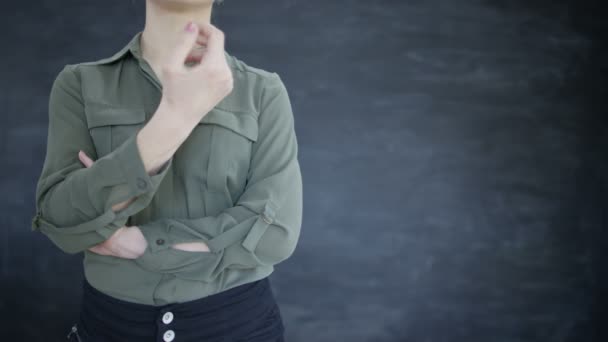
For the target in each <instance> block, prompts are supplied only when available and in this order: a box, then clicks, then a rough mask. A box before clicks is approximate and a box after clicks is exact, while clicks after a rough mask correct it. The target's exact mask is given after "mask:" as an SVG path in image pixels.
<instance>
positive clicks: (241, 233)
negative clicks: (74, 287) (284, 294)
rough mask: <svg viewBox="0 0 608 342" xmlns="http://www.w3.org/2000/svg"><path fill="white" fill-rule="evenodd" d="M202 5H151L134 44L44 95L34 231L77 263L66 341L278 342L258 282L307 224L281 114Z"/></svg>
mask: <svg viewBox="0 0 608 342" xmlns="http://www.w3.org/2000/svg"><path fill="white" fill-rule="evenodd" d="M212 6H213V1H212V0H174V1H169V0H147V1H146V22H145V27H144V29H143V31H140V32H138V33H136V34H135V35H134V36H133V38H132V39H131V40H130V41H129V43H128V44H127V45H125V46H124V47H123V48H122V49H120V50H119V51H118V52H116V53H115V54H114V55H112V56H110V57H107V58H103V59H99V60H96V61H91V62H82V63H77V64H68V65H66V66H65V67H64V68H63V70H61V71H60V72H59V73H58V75H57V77H56V79H55V81H54V83H53V86H52V89H51V92H50V97H49V130H48V140H47V150H46V158H45V162H44V166H43V169H42V173H41V175H40V179H39V181H38V185H37V188H36V210H37V211H36V215H35V216H34V218H33V221H32V229H33V230H38V231H40V232H42V233H44V234H45V235H46V236H48V237H49V238H50V239H51V241H52V242H53V243H54V244H55V245H56V246H58V247H59V248H60V249H61V250H62V251H64V252H66V253H71V254H75V253H79V252H84V259H83V266H84V275H85V277H84V280H83V297H82V301H81V303H82V304H81V312H80V317H79V320H78V322H76V323H75V324H74V325H73V326H72V329H71V330H70V331H69V333H68V339H70V340H73V341H80V342H93V341H106V342H112V341H129V342H137V341H167V342H169V341H250V342H255V341H282V340H283V330H284V328H283V323H282V318H281V314H280V311H279V308H278V306H277V303H276V301H275V298H274V295H273V293H272V290H271V288H270V284H269V279H268V276H269V275H270V274H271V273H272V272H273V270H274V265H276V264H278V263H280V262H282V261H283V260H285V259H287V258H288V257H290V256H291V255H292V253H293V252H294V250H295V247H296V244H297V241H298V239H299V235H300V226H301V222H302V178H301V173H300V167H299V162H298V159H297V157H298V144H297V139H296V135H295V129H294V117H293V113H292V107H291V104H290V100H289V96H288V93H287V90H286V88H285V85H284V84H283V82H282V80H281V78H280V77H279V75H278V74H277V73H275V72H270V71H265V70H263V69H259V68H255V67H253V66H250V65H247V64H246V63H245V62H243V61H241V60H240V59H238V58H236V57H234V56H232V55H231V54H229V53H228V52H226V51H225V49H224V35H223V32H222V31H221V30H219V29H218V28H216V27H215V26H213V25H212V24H211V23H210V18H211V11H212Z"/></svg>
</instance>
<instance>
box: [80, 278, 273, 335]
mask: <svg viewBox="0 0 608 342" xmlns="http://www.w3.org/2000/svg"><path fill="white" fill-rule="evenodd" d="M283 333H284V327H283V321H282V318H281V313H280V311H279V307H278V305H277V303H276V301H275V297H274V294H273V292H272V289H271V287H270V281H269V279H268V277H266V278H262V279H261V280H257V281H254V282H251V283H247V284H243V285H240V286H236V287H233V288H231V289H228V290H225V291H223V292H220V293H217V294H214V295H211V296H208V297H204V298H200V299H197V300H192V301H188V302H183V303H172V304H167V305H164V306H151V305H145V304H140V303H131V302H126V301H123V300H120V299H117V298H114V297H111V296H108V295H106V294H105V293H102V292H100V291H99V290H97V289H96V288H94V287H93V286H91V284H89V283H88V281H87V280H86V278H85V279H84V282H83V296H82V301H81V311H80V316H79V319H78V322H77V323H75V324H74V325H73V326H72V327H71V330H70V331H68V340H69V341H78V342H202V341H204V342H220V341H221V342H228V341H230V342H236V341H248V342H283V341H284V337H283Z"/></svg>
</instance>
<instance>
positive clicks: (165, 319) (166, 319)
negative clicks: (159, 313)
mask: <svg viewBox="0 0 608 342" xmlns="http://www.w3.org/2000/svg"><path fill="white" fill-rule="evenodd" d="M172 321H173V312H171V311H169V312H165V314H164V315H163V323H165V324H169V323H171V322H172Z"/></svg>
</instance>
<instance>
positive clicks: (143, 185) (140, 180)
mask: <svg viewBox="0 0 608 342" xmlns="http://www.w3.org/2000/svg"><path fill="white" fill-rule="evenodd" d="M147 185H148V183H146V180H145V179H143V178H141V177H138V178H137V187H138V188H140V189H142V190H143V189H145V188H146V186H147Z"/></svg>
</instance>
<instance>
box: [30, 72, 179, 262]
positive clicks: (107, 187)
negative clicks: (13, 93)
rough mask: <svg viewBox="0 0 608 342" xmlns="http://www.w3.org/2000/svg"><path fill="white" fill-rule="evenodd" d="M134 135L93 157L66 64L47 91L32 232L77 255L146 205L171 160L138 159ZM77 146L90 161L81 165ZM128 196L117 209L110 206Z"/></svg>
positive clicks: (140, 154)
mask: <svg viewBox="0 0 608 342" xmlns="http://www.w3.org/2000/svg"><path fill="white" fill-rule="evenodd" d="M138 133H139V132H138ZM137 135H138V134H133V135H132V136H131V137H130V138H128V139H127V140H126V141H125V142H124V143H123V144H121V145H120V146H119V147H118V148H116V149H115V150H114V151H112V152H110V153H109V154H107V155H105V156H103V157H101V158H99V159H97V153H96V150H95V146H94V144H93V141H92V139H91V136H90V134H89V131H88V126H87V123H86V117H85V114H84V104H83V99H82V95H81V91H80V80H79V77H78V74H77V72H75V66H74V65H66V66H65V67H64V69H63V70H61V71H60V72H59V74H58V75H57V77H56V79H55V81H54V82H53V86H52V88H51V92H50V97H49V126H48V136H47V146H46V147H47V148H46V157H45V160H44V165H43V168H42V172H41V175H40V177H39V180H38V183H37V186H36V213H35V216H34V217H33V218H32V226H31V228H32V230H34V231H40V232H42V233H44V234H45V235H47V236H48V237H49V238H50V239H51V240H52V241H53V242H54V243H55V244H56V245H57V246H58V247H59V248H60V249H62V250H63V251H64V252H66V253H78V252H80V251H84V250H85V249H87V248H89V247H92V246H94V245H96V244H98V243H100V242H102V241H104V240H105V239H107V238H108V237H109V236H111V235H112V234H113V233H114V231H116V230H117V229H118V228H120V227H121V226H124V225H125V223H126V222H127V220H128V218H129V216H131V215H133V214H135V213H137V212H139V211H140V210H142V209H143V208H145V207H146V206H147V205H148V204H149V202H150V201H151V199H152V196H153V195H154V193H155V192H156V190H157V188H158V186H159V184H160V182H161V180H162V179H163V177H164V176H165V174H166V173H167V170H168V169H169V167H170V165H171V163H172V158H171V159H168V160H165V161H162V162H159V163H157V164H154V163H152V162H150V161H149V160H147V159H143V158H142V157H143V155H144V154H143V151H142V148H145V147H144V146H145V144H143V143H142V144H138V138H137ZM142 145H144V146H142ZM79 150H82V151H84V152H85V153H86V154H87V155H89V156H91V157H93V159H96V161H95V163H93V165H91V166H90V167H89V168H86V167H84V166H83V165H82V163H81V162H80V160H79V158H78V152H79ZM133 198H134V200H133V201H131V202H130V204H128V205H127V206H120V207H121V209H120V210H118V211H114V210H113V209H112V207H113V206H115V205H116V204H119V203H123V202H125V201H129V200H131V199H133Z"/></svg>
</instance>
